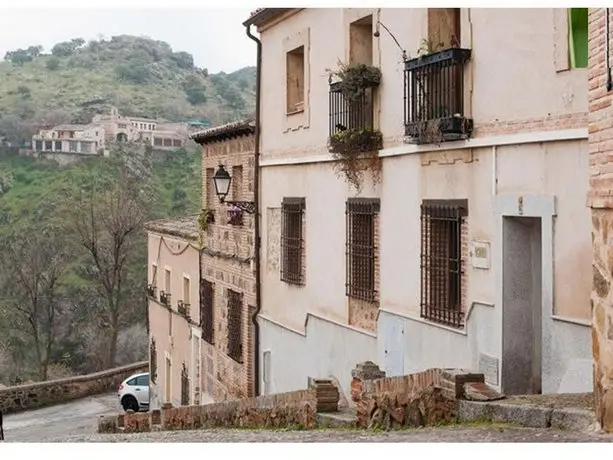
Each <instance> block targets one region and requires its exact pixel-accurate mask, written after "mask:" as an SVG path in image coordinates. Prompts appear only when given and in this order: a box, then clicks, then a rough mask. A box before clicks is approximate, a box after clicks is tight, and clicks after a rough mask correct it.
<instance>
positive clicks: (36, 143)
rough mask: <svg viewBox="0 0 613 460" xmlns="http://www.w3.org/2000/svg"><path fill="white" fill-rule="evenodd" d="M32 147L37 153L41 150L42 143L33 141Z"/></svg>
mask: <svg viewBox="0 0 613 460" xmlns="http://www.w3.org/2000/svg"><path fill="white" fill-rule="evenodd" d="M34 145H35V146H36V151H37V152H40V151H42V150H43V141H35V142H34Z"/></svg>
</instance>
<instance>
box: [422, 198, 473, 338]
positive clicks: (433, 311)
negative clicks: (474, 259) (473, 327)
mask: <svg viewBox="0 0 613 460" xmlns="http://www.w3.org/2000/svg"><path fill="white" fill-rule="evenodd" d="M467 214H468V202H467V200H424V202H423V203H422V206H421V282H422V286H421V302H420V304H421V316H422V318H425V319H428V320H430V321H434V322H437V323H440V324H444V325H447V326H452V327H458V328H459V327H462V324H463V315H464V312H463V308H462V275H463V264H462V262H463V261H462V245H463V244H464V241H463V232H462V226H463V223H464V220H465V217H466V216H467Z"/></svg>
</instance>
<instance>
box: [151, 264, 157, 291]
mask: <svg viewBox="0 0 613 460" xmlns="http://www.w3.org/2000/svg"><path fill="white" fill-rule="evenodd" d="M151 284H152V285H153V286H157V285H158V266H157V264H151Z"/></svg>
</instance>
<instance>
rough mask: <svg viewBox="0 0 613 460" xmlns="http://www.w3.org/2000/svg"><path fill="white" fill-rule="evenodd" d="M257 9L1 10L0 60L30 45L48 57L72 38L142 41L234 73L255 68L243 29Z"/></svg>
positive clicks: (211, 69)
mask: <svg viewBox="0 0 613 460" xmlns="http://www.w3.org/2000/svg"><path fill="white" fill-rule="evenodd" d="M253 9H255V8H250V9H245V8H234V9H214V8H202V9H185V8H184V9H180V8H176V9H169V8H164V9H162V8H155V9H144V8H132V9H126V8H121V9H91V8H89V9H76V8H61V9H38V8H36V9H32V8H29V9H0V59H1V58H2V57H4V54H5V53H6V51H8V50H13V49H16V48H27V47H28V46H30V45H42V46H43V47H44V49H45V52H49V51H50V50H51V47H52V46H53V45H55V44H56V43H57V42H61V41H65V40H69V39H71V38H77V37H81V38H84V39H85V40H92V39H99V35H100V34H101V35H103V36H104V38H105V39H109V38H110V37H111V36H113V35H122V34H126V35H136V36H143V35H144V36H148V37H150V38H153V39H156V40H162V41H165V42H167V43H168V44H169V45H170V46H171V47H172V49H173V50H174V51H187V52H188V53H191V54H192V55H193V56H194V61H195V64H196V65H197V66H198V67H203V68H204V67H206V68H207V69H208V70H209V72H214V73H216V72H219V71H222V70H223V71H224V72H232V71H234V70H237V69H240V68H242V67H246V66H252V65H255V57H256V54H255V53H256V47H255V43H254V42H253V41H252V40H250V39H249V38H248V37H247V35H246V34H245V27H244V26H243V25H242V22H243V21H244V20H245V19H247V18H248V17H249V13H250V11H252V10H253Z"/></svg>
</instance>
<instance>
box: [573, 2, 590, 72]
mask: <svg viewBox="0 0 613 460" xmlns="http://www.w3.org/2000/svg"><path fill="white" fill-rule="evenodd" d="M587 23H588V9H587V8H569V10H568V26H569V27H568V38H569V52H570V65H571V67H573V68H584V67H587V55H588V51H587V49H588V48H587Z"/></svg>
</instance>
